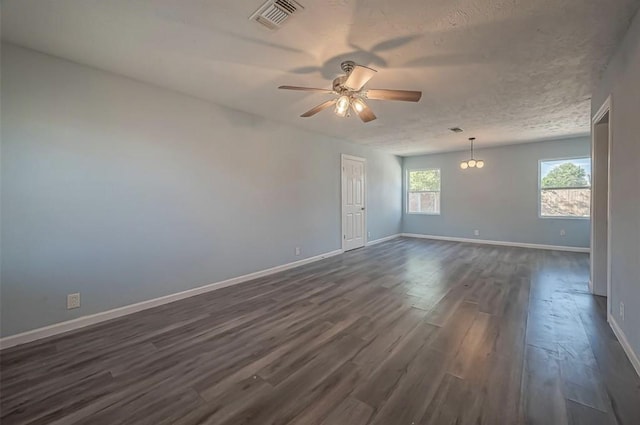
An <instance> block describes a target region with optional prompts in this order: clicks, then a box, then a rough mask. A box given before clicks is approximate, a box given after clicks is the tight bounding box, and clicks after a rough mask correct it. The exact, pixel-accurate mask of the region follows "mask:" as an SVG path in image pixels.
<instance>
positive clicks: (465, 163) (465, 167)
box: [460, 161, 469, 170]
mask: <svg viewBox="0 0 640 425" xmlns="http://www.w3.org/2000/svg"><path fill="white" fill-rule="evenodd" d="M460 168H462V169H463V170H466V169H467V168H469V164H467V161H462V162H461V163H460Z"/></svg>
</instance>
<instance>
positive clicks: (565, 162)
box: [540, 158, 591, 217]
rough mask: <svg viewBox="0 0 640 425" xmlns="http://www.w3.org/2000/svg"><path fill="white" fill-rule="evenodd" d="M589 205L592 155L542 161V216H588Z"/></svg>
mask: <svg viewBox="0 0 640 425" xmlns="http://www.w3.org/2000/svg"><path fill="white" fill-rule="evenodd" d="M590 209H591V159H590V158H574V159H561V160H553V161H541V162H540V215H541V216H543V217H589V215H590Z"/></svg>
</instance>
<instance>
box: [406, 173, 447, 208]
mask: <svg viewBox="0 0 640 425" xmlns="http://www.w3.org/2000/svg"><path fill="white" fill-rule="evenodd" d="M407 180H408V181H407V188H408V191H407V212H408V213H409V214H440V169H431V170H409V172H408V173H407Z"/></svg>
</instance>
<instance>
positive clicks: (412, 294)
mask: <svg viewBox="0 0 640 425" xmlns="http://www.w3.org/2000/svg"><path fill="white" fill-rule="evenodd" d="M588 273H589V257H588V255H586V254H576V253H567V252H555V251H540V250H528V249H520V248H507V247H491V246H481V245H471V244H459V243H452V242H436V241H426V240H419V239H405V238H402V239H396V240H392V241H389V242H386V243H383V244H379V245H375V246H372V247H368V248H364V249H360V250H356V251H352V252H348V253H346V254H344V255H341V256H338V257H332V258H329V259H326V260H323V261H321V262H317V263H313V264H310V265H307V266H303V267H301V268H297V269H292V270H289V271H286V272H282V273H279V274H276V275H272V276H268V277H264V278H260V279H257V280H254V281H251V282H247V283H244V284H241V285H237V286H233V287H229V288H224V289H221V290H218V291H214V292H211V293H207V294H203V295H199V296H196V297H193V298H189V299H186V300H182V301H178V302H175V303H172V304H168V305H164V306H161V307H158V308H155V309H152V310H147V311H143V312H140V313H137V314H134V315H130V316H127V317H124V318H120V319H116V320H113V321H110V322H105V323H102V324H99V325H95V326H92V327H89V328H85V329H82V330H80V331H76V332H73V333H69V334H66V335H61V336H57V337H52V338H50V339H47V340H42V341H39V342H36V343H32V344H28V345H24V346H20V347H14V348H12V349H8V350H4V351H3V352H2V353H0V367H1V381H0V384H1V393H0V408H1V412H0V419H1V420H0V422H1V423H2V424H3V425H10V424H94V425H95V424H185V425H186V424H221V425H227V424H228V425H231V424H232V425H240V424H258V425H268V424H281V425H285V424H288V425H294V424H296V425H301V424H305V425H310V424H319V425H342V424H344V425H365V424H373V425H396V424H397V425H403V424H407V425H419V424H433V425H436V424H460V425H463V424H475V425H477V424H488V425H497V424H509V425H511V424H545V425H553V424H560V425H569V424H598V425H614V424H620V425H623V424H624V425H632V424H633V425H637V424H639V423H640V379H639V378H638V376H637V375H636V374H635V372H634V371H633V368H632V366H631V364H630V363H629V361H628V360H627V358H626V357H625V354H624V352H623V350H622V347H621V346H620V344H619V343H618V341H617V340H616V338H615V336H614V335H613V333H612V331H611V330H610V328H609V327H608V325H607V323H606V320H605V314H604V313H605V311H604V305H605V299H603V298H597V297H593V296H591V295H590V294H588V293H587V280H588Z"/></svg>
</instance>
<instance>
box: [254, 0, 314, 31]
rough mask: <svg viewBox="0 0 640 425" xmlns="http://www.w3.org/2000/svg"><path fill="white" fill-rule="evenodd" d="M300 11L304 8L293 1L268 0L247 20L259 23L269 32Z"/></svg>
mask: <svg viewBox="0 0 640 425" xmlns="http://www.w3.org/2000/svg"><path fill="white" fill-rule="evenodd" d="M301 10H304V7H302V6H301V5H300V3H298V2H296V1H294V0H268V1H267V2H266V3H265V4H263V5H262V6H260V8H258V10H256V11H255V13H254V14H253V15H251V16H249V19H251V20H254V21H256V22H259V23H261V24H262V25H264V26H265V27H267V28H269V29H270V30H277V29H278V28H280V27H281V26H282V25H283V24H284V23H285V22H286V21H287V19H289V18H290V17H291V15H293V14H295V13H297V12H299V11H301Z"/></svg>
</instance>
